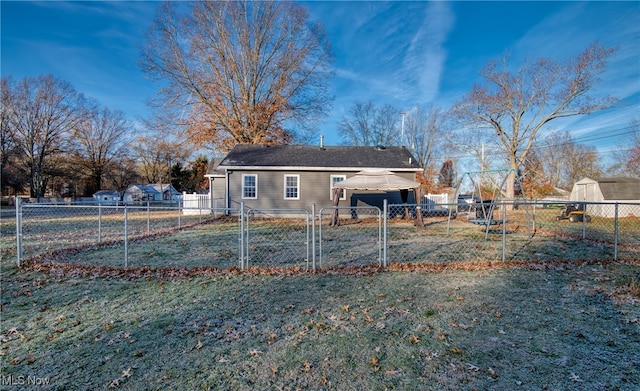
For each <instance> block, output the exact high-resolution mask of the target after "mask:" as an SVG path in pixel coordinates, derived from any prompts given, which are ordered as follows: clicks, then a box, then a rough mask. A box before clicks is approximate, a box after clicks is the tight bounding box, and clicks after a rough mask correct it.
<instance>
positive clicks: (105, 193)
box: [93, 190, 120, 205]
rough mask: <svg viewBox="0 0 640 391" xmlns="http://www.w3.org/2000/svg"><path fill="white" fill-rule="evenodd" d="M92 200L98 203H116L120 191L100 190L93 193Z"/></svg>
mask: <svg viewBox="0 0 640 391" xmlns="http://www.w3.org/2000/svg"><path fill="white" fill-rule="evenodd" d="M93 202H95V203H96V204H99V205H118V204H119V203H120V192H119V191H117V190H100V191H98V192H96V193H95V194H94V195H93Z"/></svg>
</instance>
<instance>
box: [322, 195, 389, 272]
mask: <svg viewBox="0 0 640 391" xmlns="http://www.w3.org/2000/svg"><path fill="white" fill-rule="evenodd" d="M334 212H337V213H338V215H339V216H340V220H339V221H340V223H339V224H338V225H333V226H332V225H331V220H332V216H333V214H334ZM318 226H319V228H318V231H319V236H318V252H319V264H320V267H321V268H328V267H335V266H347V265H370V264H371V263H372V262H376V261H377V264H378V265H379V266H386V262H385V257H384V251H383V249H384V244H383V243H384V237H385V235H384V233H383V214H382V211H381V210H380V209H379V208H376V207H347V206H345V207H328V208H322V209H320V213H319V214H318Z"/></svg>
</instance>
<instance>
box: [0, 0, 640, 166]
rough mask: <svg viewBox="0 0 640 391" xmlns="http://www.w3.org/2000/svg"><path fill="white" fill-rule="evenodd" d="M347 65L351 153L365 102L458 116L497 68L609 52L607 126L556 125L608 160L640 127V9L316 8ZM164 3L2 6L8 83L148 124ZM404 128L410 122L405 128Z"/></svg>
mask: <svg viewBox="0 0 640 391" xmlns="http://www.w3.org/2000/svg"><path fill="white" fill-rule="evenodd" d="M304 4H305V6H307V7H308V9H309V11H310V13H311V16H312V18H313V19H316V20H320V21H321V22H322V23H323V24H324V26H325V29H326V30H327V33H328V35H329V38H330V40H331V42H332V45H333V49H334V52H335V55H336V62H335V70H336V77H335V79H334V80H333V81H332V86H333V94H334V95H335V97H336V100H335V102H334V105H333V110H332V111H331V114H330V116H329V118H327V121H326V122H325V123H324V124H322V125H321V128H320V131H321V133H322V134H324V135H325V142H326V143H327V144H329V145H337V144H339V143H340V142H341V140H340V138H339V135H338V132H337V124H338V122H339V121H340V120H341V119H342V118H343V117H344V115H345V114H346V113H347V112H348V110H349V108H350V107H351V106H352V105H353V104H354V103H355V102H356V101H367V100H373V101H374V102H375V103H377V104H385V103H391V104H393V105H395V106H396V107H398V108H399V109H400V110H410V109H411V108H412V107H414V106H416V105H418V104H431V103H433V104H435V105H437V106H440V107H442V108H447V107H448V106H450V105H451V104H453V103H454V102H455V101H456V100H458V99H460V98H461V97H462V96H463V95H464V94H465V93H466V92H468V91H469V90H470V89H471V87H472V85H473V84H474V83H476V82H479V81H481V79H480V78H479V76H478V73H479V71H480V70H481V69H482V67H483V66H484V65H485V64H486V63H487V61H489V60H491V59H494V58H496V57H498V56H502V55H504V54H505V53H507V52H509V53H510V55H511V57H512V58H513V59H514V60H518V61H520V60H523V59H525V58H528V59H536V58H539V57H551V58H557V59H562V58H565V57H566V56H567V55H574V54H577V53H579V52H580V51H582V50H583V49H584V48H585V47H586V46H587V45H588V44H589V43H591V42H593V41H594V40H598V41H599V42H600V43H601V44H603V45H605V46H619V50H618V51H617V52H616V53H615V54H614V56H613V57H612V59H611V62H610V64H609V70H608V72H607V73H606V74H605V75H604V76H603V82H602V83H601V84H599V85H598V86H597V89H596V90H595V92H596V93H598V94H611V95H615V96H618V97H620V98H621V99H620V101H619V102H618V104H617V105H616V106H615V107H614V108H611V109H608V110H606V111H604V112H601V113H598V114H592V115H589V116H584V117H576V118H570V119H566V120H563V121H558V122H552V123H551V124H550V126H551V128H552V129H561V130H569V131H571V132H572V134H573V135H574V137H575V138H576V140H577V141H580V142H584V143H585V144H589V145H594V146H596V147H597V148H598V149H599V151H600V152H601V154H602V156H603V158H605V159H606V157H607V155H608V153H607V151H608V150H609V149H610V148H612V147H613V146H614V145H615V144H616V143H617V142H618V141H619V140H620V137H623V136H624V134H625V133H628V131H629V129H628V127H629V121H630V120H631V119H632V118H634V117H635V118H638V119H640V114H638V113H640V2H638V1H625V2H614V1H607V2H555V1H543V2H540V1H538V2H515V1H513V2H500V1H492V2H479V1H455V2H444V1H436V2H426V1H412V2H405V1H391V2H371V1H354V2H345V1H309V2H304ZM158 5H159V3H158V2H154V1H147V2H142V1H140V2H136V1H111V2H99V1H93V2H61V1H49V2H35V3H32V2H22V1H20V2H15V1H5V0H3V1H2V2H1V3H0V6H1V13H2V24H1V28H2V30H1V44H2V46H1V64H0V70H1V72H2V76H6V75H12V76H13V77H14V78H15V79H19V78H22V77H24V76H36V75H40V74H45V73H51V74H53V75H54V76H56V77H58V78H61V79H63V80H67V81H69V82H70V83H71V84H72V85H73V86H74V87H75V88H76V89H77V90H78V91H80V92H82V93H84V94H85V95H87V96H90V97H92V98H95V99H97V100H98V101H99V102H100V103H101V104H102V105H104V106H107V107H109V108H111V109H117V110H122V111H124V112H125V113H127V114H128V115H129V117H130V118H131V119H136V118H141V117H144V116H146V114H147V106H146V105H145V102H146V101H147V100H148V99H149V98H151V97H152V96H153V94H154V93H155V91H156V87H157V86H156V85H155V84H154V83H153V82H152V81H150V80H147V79H146V77H145V75H144V74H143V73H142V71H141V70H140V68H139V67H138V61H139V58H140V57H139V50H138V46H139V45H140V44H141V43H142V37H143V32H144V31H145V30H146V29H147V27H148V26H149V24H150V22H151V20H152V19H153V17H154V15H155V10H156V8H157V6H158ZM399 120H400V116H399Z"/></svg>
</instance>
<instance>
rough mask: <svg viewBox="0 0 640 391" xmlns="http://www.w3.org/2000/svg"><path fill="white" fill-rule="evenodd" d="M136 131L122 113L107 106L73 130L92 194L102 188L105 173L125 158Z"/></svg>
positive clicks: (89, 190)
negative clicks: (118, 160) (117, 161)
mask: <svg viewBox="0 0 640 391" xmlns="http://www.w3.org/2000/svg"><path fill="white" fill-rule="evenodd" d="M132 131H133V125H132V124H131V123H130V122H129V121H128V120H127V119H126V116H125V114H124V113H123V112H122V111H118V110H116V111H111V110H109V109H108V108H106V107H104V108H102V109H100V110H95V111H93V112H92V113H91V114H90V116H89V117H87V118H85V119H84V120H83V121H82V122H80V123H79V124H78V126H77V127H76V128H75V129H74V130H73V138H74V143H75V144H76V150H77V151H78V153H79V155H80V159H79V163H80V164H81V165H82V166H83V167H84V170H85V173H86V175H87V176H88V178H89V184H88V186H87V189H86V192H87V193H88V194H93V193H94V192H96V191H98V190H100V189H102V186H103V179H104V178H103V177H104V175H105V173H106V172H107V171H108V170H109V168H110V166H112V165H113V163H114V162H115V161H116V160H117V159H121V158H122V157H123V154H124V152H126V149H125V148H126V147H127V146H128V145H129V141H130V136H131V133H132Z"/></svg>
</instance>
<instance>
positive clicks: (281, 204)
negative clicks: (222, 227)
mask: <svg viewBox="0 0 640 391" xmlns="http://www.w3.org/2000/svg"><path fill="white" fill-rule="evenodd" d="M367 169H386V170H388V171H391V172H392V173H393V174H396V175H398V176H401V177H403V178H406V179H409V180H412V181H415V179H416V174H417V173H418V172H421V171H422V168H421V167H420V165H419V164H418V162H417V161H416V159H415V158H414V157H413V155H412V154H411V152H409V150H408V149H407V148H405V147H382V146H378V147H354V146H326V147H325V146H305V145H237V146H236V147H235V148H234V149H233V150H232V151H231V152H229V154H228V155H227V156H226V157H225V158H224V159H223V160H222V161H220V162H219V164H218V165H217V166H216V167H215V168H214V169H213V170H212V171H210V172H209V173H208V174H207V176H208V177H209V178H210V181H211V186H210V192H211V198H212V199H215V198H216V197H220V195H221V194H223V198H224V200H225V205H224V206H225V207H229V208H237V207H238V206H239V205H240V203H241V202H244V204H245V206H246V207H248V208H255V209H291V208H300V209H307V210H308V209H310V208H311V205H312V204H316V207H317V209H318V210H320V209H321V208H323V207H329V206H332V204H333V202H332V198H333V193H332V187H333V184H334V183H336V182H339V181H343V180H345V179H347V178H350V177H352V176H353V175H355V174H356V173H358V172H360V171H363V170H367ZM410 198H411V199H410V200H409V202H410V203H413V202H415V201H414V200H413V194H411V195H410ZM340 199H341V200H345V201H343V202H342V203H341V205H344V206H367V205H370V206H377V207H382V204H383V200H384V199H387V200H388V202H389V203H390V204H393V203H401V202H402V198H401V195H400V191H388V192H384V191H374V192H372V191H359V190H345V191H344V192H342V193H341V196H340ZM347 200H348V201H347Z"/></svg>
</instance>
